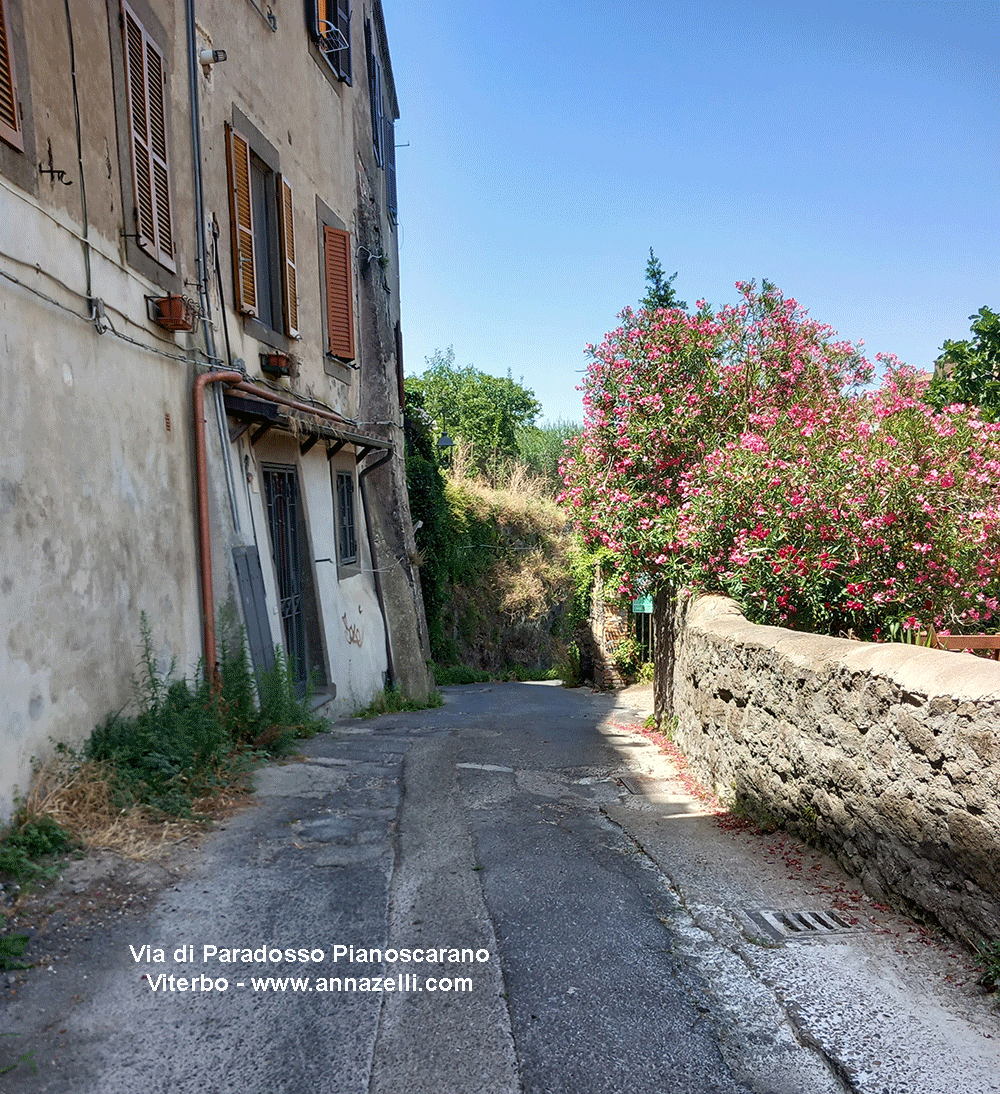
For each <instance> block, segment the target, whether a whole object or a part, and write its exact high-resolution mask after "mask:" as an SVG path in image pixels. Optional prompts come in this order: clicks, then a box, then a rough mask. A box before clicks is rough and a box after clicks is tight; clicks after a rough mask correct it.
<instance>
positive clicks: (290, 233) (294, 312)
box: [278, 175, 299, 338]
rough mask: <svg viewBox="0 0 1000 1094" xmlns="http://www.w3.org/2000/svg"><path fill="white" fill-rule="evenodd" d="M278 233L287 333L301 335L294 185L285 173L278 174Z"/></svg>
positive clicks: (292, 335)
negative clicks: (296, 269)
mask: <svg viewBox="0 0 1000 1094" xmlns="http://www.w3.org/2000/svg"><path fill="white" fill-rule="evenodd" d="M278 234H279V236H280V238H281V270H282V275H283V276H282V279H281V290H282V302H283V304H284V315H285V334H287V335H288V337H289V338H297V337H298V335H299V302H298V293H297V287H296V279H295V229H294V227H293V221H292V187H291V184H290V183H289V182H288V180H287V179H286V178H285V177H284V175H279V176H278Z"/></svg>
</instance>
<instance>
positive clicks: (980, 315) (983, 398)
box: [927, 306, 1000, 422]
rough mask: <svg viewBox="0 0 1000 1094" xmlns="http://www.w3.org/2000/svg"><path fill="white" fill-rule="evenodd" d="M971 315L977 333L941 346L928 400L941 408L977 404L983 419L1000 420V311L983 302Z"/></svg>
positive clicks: (974, 330)
mask: <svg viewBox="0 0 1000 1094" xmlns="http://www.w3.org/2000/svg"><path fill="white" fill-rule="evenodd" d="M969 319H970V320H971V321H972V327H971V330H972V333H973V335H974V336H975V337H973V338H971V339H965V340H964V341H961V342H955V341H952V340H951V339H948V340H947V341H946V342H945V344H944V345H943V346H942V347H941V349H942V353H941V356H940V357H939V358H938V359H937V360H936V361H935V362H934V365H935V368H934V378H933V380H931V382H930V384H929V385H928V387H927V402H928V403H930V405H931V406H933V407H935V408H936V409H938V410H941V409H942V408H943V407H946V406H950V405H951V404H953V403H964V404H966V405H967V406H978V407H979V408H980V417H981V418H983V420H984V421H988V422H996V421H1000V315H998V314H997V313H996V312H995V311H992V310H991V309H990V308H987V307H985V306H983V307H982V308H980V309H979V311H978V312H976V314H975V315H970V316H969Z"/></svg>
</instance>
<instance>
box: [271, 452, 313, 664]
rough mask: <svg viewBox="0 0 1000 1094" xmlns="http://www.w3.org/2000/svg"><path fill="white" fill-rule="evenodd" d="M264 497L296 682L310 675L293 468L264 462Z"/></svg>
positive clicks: (295, 477) (297, 488) (286, 643)
mask: <svg viewBox="0 0 1000 1094" xmlns="http://www.w3.org/2000/svg"><path fill="white" fill-rule="evenodd" d="M263 472H264V496H265V497H266V498H267V524H268V530H269V531H270V533H271V557H272V558H273V559H274V573H275V578H276V580H277V583H278V603H279V606H280V609H281V625H282V628H283V629H284V634H285V654H286V656H287V657H288V669H289V673H290V674H291V678H292V679H293V680H294V681H295V682H296V683H305V681H306V679H307V677H308V674H309V659H308V657H307V656H306V628H305V618H304V614H303V610H302V608H303V605H302V550H301V543H300V541H299V526H300V521H299V482H298V476H297V474H296V471H295V468H294V467H285V466H282V465H275V464H270V465H268V464H265V465H264V468H263Z"/></svg>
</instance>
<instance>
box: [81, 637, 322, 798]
mask: <svg viewBox="0 0 1000 1094" xmlns="http://www.w3.org/2000/svg"><path fill="white" fill-rule="evenodd" d="M140 629H141V635H142V656H141V660H140V667H141V674H140V677H139V679H138V680H137V681H134V682H133V690H134V693H135V700H136V708H137V710H136V713H135V714H134V715H130V716H128V717H123V715H122V712H121V711H119V712H118V713H116V714H112V715H110V716H109V717H108V718H107V720H106V721H105V722H104V723H103V724H102V725H99V726H98V727H97V728H96V729H95V730H94V732H93V733H92V734H91V736H90V739H89V740H88V741H87V744H86V746H85V748H84V755H85V757H86V758H87V759H89V760H92V761H94V762H95V763H97V764H98V765H100V766H102V767H103V768H104V769H105V770H106V771H107V772H108V773H109V777H110V784H111V791H112V794H113V796H114V797H115V799H116V801H115V804H117V805H118V806H120V807H121V808H128V807H129V806H131V805H136V804H138V805H142V806H144V807H146V808H148V809H150V810H152V811H153V812H154V813H160V814H165V815H167V816H174V817H188V816H191V814H192V809H193V805H194V803H195V802H196V801H198V800H200V799H202V798H205V797H207V796H211V795H212V794H213V793H215V792H217V791H219V790H221V789H223V788H225V787H227V786H231V785H233V783H234V782H239V780H240V778H241V777H242V775H243V774H244V773H245V771H246V769H247V765H248V762H252V760H253V759H254V754H257V753H265V754H269V755H281V754H283V753H285V752H287V751H288V750H289V749H290V747H291V746H292V742H293V741H294V740H296V738H300V737H307V736H312V735H313V734H314V733H316V732H317V731H318V730H319V729H321V728H323V723H322V721H321V720H319V719H316V718H314V717H313V716H312V714H311V713H310V711H309V709H308V703H309V695H308V693H306V695H305V696H300V695H299V694H298V692H297V691H296V688H295V684H294V681H293V679H292V674H291V673H290V671H289V667H288V662H287V661H286V659H285V657H284V655H283V653H282V651H281V648H280V647H276V648H275V660H274V667H273V669H271V670H270V671H268V672H264V673H261V675H260V679H259V681H258V682H257V683H256V685H255V681H254V678H253V676H252V674H251V671H250V667H249V662H248V658H247V651H246V643H245V641H244V640H243V638H242V636H241V638H240V642H239V643H238V646H237V648H236V649H235V650H233V649H229V648H228V647H227V646H226V645H225V644H223V645H222V651H221V664H220V667H219V686H218V688H213V686H212V683H211V681H210V680H209V679H208V678H207V676H206V675H205V674H204V673H202V674H200V675H199V678H198V679H196V680H195V682H194V683H193V684H192V683H189V682H188V680H187V679H186V678H176V677H175V676H174V666H173V664H171V666H170V667H169V668H168V669H167V670H166V671H165V672H163V671H161V670H160V666H159V664H158V663H157V660H156V657H155V655H154V653H153V648H152V639H151V636H150V629H149V624H148V622H147V620H146V617H145V616H143V617H142V622H141V628H140ZM255 694H256V696H258V697H259V702H255Z"/></svg>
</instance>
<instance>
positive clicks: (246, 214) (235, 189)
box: [226, 125, 257, 315]
mask: <svg viewBox="0 0 1000 1094" xmlns="http://www.w3.org/2000/svg"><path fill="white" fill-rule="evenodd" d="M226 152H227V159H228V164H229V213H230V221H231V223H232V231H233V292H234V294H235V303H236V310H237V311H240V312H243V313H244V314H245V315H256V314H257V268H256V265H255V260H254V246H253V228H254V225H253V206H252V203H251V201H250V145H249V144H248V143H247V142H246V141H245V140H244V139H243V138H242V137H241V136H240V135H239V133H237V132H236V131H235V130H234V129H233V128H232V126H230V125H227V126H226Z"/></svg>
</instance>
